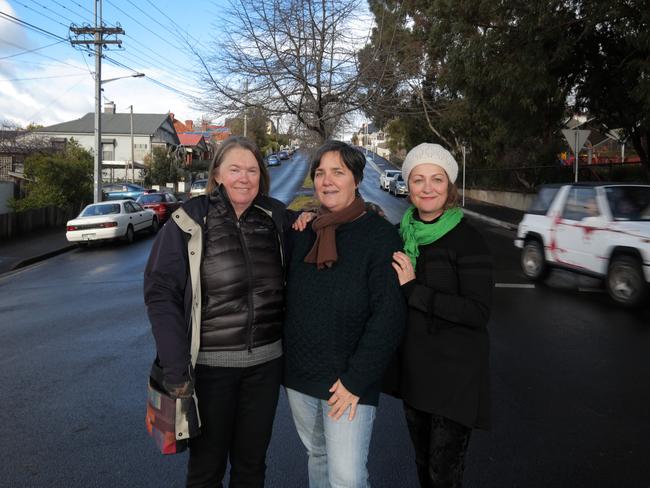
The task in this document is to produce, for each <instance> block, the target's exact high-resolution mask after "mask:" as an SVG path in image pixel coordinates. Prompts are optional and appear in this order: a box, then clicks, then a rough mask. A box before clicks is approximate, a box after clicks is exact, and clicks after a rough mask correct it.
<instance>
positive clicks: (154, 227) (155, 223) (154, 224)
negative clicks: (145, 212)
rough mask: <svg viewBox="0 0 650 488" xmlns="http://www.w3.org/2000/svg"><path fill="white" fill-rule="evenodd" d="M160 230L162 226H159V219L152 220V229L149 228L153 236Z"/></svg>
mask: <svg viewBox="0 0 650 488" xmlns="http://www.w3.org/2000/svg"><path fill="white" fill-rule="evenodd" d="M159 228H160V224H158V219H157V218H156V217H154V218H153V219H152V220H151V227H149V232H150V233H151V234H156V233H157V232H158V229H159Z"/></svg>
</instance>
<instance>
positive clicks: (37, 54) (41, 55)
mask: <svg viewBox="0 0 650 488" xmlns="http://www.w3.org/2000/svg"><path fill="white" fill-rule="evenodd" d="M2 41H3V42H5V43H7V44H10V45H12V46H14V47H17V48H21V46H19V45H18V44H14V43H13V42H11V41H8V40H7V39H2ZM62 42H68V40H67V39H65V40H64V41H58V42H55V43H54V44H51V45H50V46H53V45H55V44H60V43H62ZM45 47H48V46H43V47H41V48H38V49H43V48H45ZM35 51H36V49H32V50H31V51H28V52H33V53H34V54H35V55H36V56H40V57H42V58H46V59H50V60H52V61H55V62H57V63H59V64H64V65H66V66H70V67H72V68H75V69H80V70H82V71H83V68H80V67H79V66H76V65H74V64H70V63H66V62H65V61H61V60H59V59H56V58H53V57H52V56H48V55H46V54H43V53H37V52H35ZM19 54H26V53H18V54H13V55H12V56H18V55H19ZM7 57H11V56H7ZM0 59H5V58H0Z"/></svg>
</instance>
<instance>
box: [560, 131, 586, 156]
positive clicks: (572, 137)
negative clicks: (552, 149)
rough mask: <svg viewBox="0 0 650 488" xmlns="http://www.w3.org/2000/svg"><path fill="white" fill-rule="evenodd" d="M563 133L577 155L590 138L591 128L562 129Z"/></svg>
mask: <svg viewBox="0 0 650 488" xmlns="http://www.w3.org/2000/svg"><path fill="white" fill-rule="evenodd" d="M562 134H564V138H565V139H566V141H567V142H568V143H569V147H571V150H572V151H573V154H574V155H575V156H576V157H577V156H578V153H579V152H580V149H582V148H583V147H584V145H585V142H587V139H589V134H591V131H590V130H575V129H562Z"/></svg>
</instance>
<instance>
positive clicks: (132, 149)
mask: <svg viewBox="0 0 650 488" xmlns="http://www.w3.org/2000/svg"><path fill="white" fill-rule="evenodd" d="M129 108H130V109H131V183H135V156H134V153H135V149H134V145H133V105H131V106H129ZM125 179H128V178H125Z"/></svg>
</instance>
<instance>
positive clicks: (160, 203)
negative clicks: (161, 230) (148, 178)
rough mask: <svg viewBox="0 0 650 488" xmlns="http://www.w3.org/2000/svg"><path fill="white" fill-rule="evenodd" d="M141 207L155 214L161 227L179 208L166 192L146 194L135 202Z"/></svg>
mask: <svg viewBox="0 0 650 488" xmlns="http://www.w3.org/2000/svg"><path fill="white" fill-rule="evenodd" d="M136 202H138V203H139V204H140V205H142V207H144V208H148V209H151V210H153V211H154V212H156V216H157V217H158V222H159V223H160V225H163V224H164V223H165V222H166V221H167V219H169V216H170V215H171V214H172V212H173V211H174V210H176V209H177V208H178V207H180V206H181V202H179V201H178V200H177V199H176V197H175V196H174V195H172V194H171V193H167V192H156V193H147V194H146V195H142V196H140V197H138V199H137V200H136Z"/></svg>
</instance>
